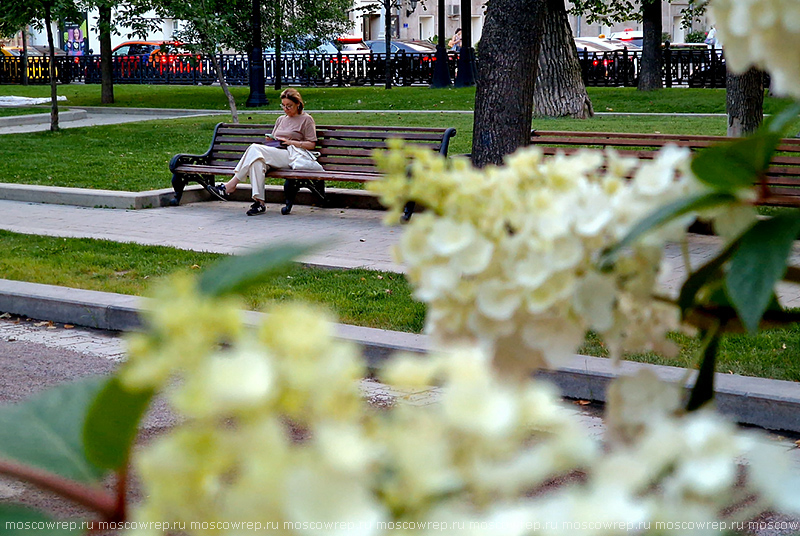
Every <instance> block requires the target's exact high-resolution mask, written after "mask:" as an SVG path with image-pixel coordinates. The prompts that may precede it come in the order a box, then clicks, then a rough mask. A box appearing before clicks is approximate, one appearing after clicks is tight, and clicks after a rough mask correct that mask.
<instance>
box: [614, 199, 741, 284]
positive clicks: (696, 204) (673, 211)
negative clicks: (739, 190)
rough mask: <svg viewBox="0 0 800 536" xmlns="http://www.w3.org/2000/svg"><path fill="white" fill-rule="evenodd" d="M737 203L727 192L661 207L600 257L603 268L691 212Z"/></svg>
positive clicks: (674, 202) (683, 200)
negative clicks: (643, 238)
mask: <svg viewBox="0 0 800 536" xmlns="http://www.w3.org/2000/svg"><path fill="white" fill-rule="evenodd" d="M734 201H736V197H735V196H734V195H732V194H729V193H726V192H711V193H706V194H700V195H696V196H693V197H685V198H681V199H678V200H676V201H673V202H672V203H669V204H667V205H664V206H663V207H660V208H659V209H658V210H656V211H655V212H653V213H651V214H650V215H648V216H647V217H645V218H644V219H643V220H641V221H639V223H637V224H636V225H635V226H634V228H633V229H631V230H630V232H628V234H627V235H626V236H625V237H624V238H623V239H622V240H620V241H619V242H617V243H616V244H614V245H613V246H611V247H610V248H609V249H607V250H606V251H605V252H603V255H602V256H601V257H600V262H599V264H600V266H601V268H605V267H608V266H609V265H610V264H611V263H613V262H614V258H615V257H616V255H617V253H619V251H620V250H622V249H623V248H625V247H627V246H629V245H630V244H632V243H633V242H634V241H635V240H636V239H638V238H639V237H640V236H642V235H643V234H645V233H646V232H648V231H651V230H652V229H655V228H656V227H659V226H661V225H663V224H665V223H667V222H669V221H671V220H674V219H675V218H678V217H680V216H683V215H684V214H687V213H689V212H694V211H696V210H704V209H707V208H712V207H716V206H720V205H727V204H728V203H732V202H734Z"/></svg>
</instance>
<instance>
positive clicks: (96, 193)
mask: <svg viewBox="0 0 800 536" xmlns="http://www.w3.org/2000/svg"><path fill="white" fill-rule="evenodd" d="M250 192H251V190H250V185H249V184H240V185H239V186H238V188H237V190H236V192H234V193H233V194H231V201H246V202H251V201H252V199H251V198H250ZM326 194H327V197H328V204H327V206H328V207H329V208H360V209H371V210H383V207H382V206H381V204H380V203H379V202H378V197H377V196H376V195H375V194H373V193H372V192H368V191H365V190H349V189H346V188H328V189H327V190H326ZM174 195H175V194H174V192H173V190H172V188H162V189H160V190H149V191H145V192H121V191H117V190H91V189H88V188H65V187H59V186H37V185H29V184H2V183H0V200H5V201H21V202H23V203H47V204H54V205H73V206H77V207H103V208H118V209H128V210H138V209H146V208H154V207H166V206H169V205H170V202H171V201H172V198H173V196H174ZM265 197H266V201H267V203H280V204H283V202H284V195H283V186H274V185H267V187H266V196H265ZM210 199H211V196H210V195H209V194H208V192H206V191H205V189H204V188H203V187H202V186H200V185H197V184H193V185H191V186H187V187H186V189H185V190H184V192H183V198H182V199H181V204H186V203H196V202H198V201H208V200H210ZM295 203H296V204H298V205H316V204H317V203H318V200H317V199H316V198H315V197H314V196H313V195H312V194H311V192H309V191H307V190H301V191H300V192H299V193H298V194H297V198H296V200H295Z"/></svg>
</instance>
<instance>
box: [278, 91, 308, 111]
mask: <svg viewBox="0 0 800 536" xmlns="http://www.w3.org/2000/svg"><path fill="white" fill-rule="evenodd" d="M283 99H289V100H290V101H292V102H293V103H295V104H296V105H297V113H303V108H304V107H305V103H304V102H303V97H301V96H300V92H299V91H297V90H296V89H294V88H293V87H290V88H288V89H284V90H283V92H282V93H281V100H283Z"/></svg>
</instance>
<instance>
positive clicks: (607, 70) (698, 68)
mask: <svg viewBox="0 0 800 536" xmlns="http://www.w3.org/2000/svg"><path fill="white" fill-rule="evenodd" d="M578 56H579V60H580V64H581V72H582V75H583V80H584V83H585V84H586V85H587V86H636V85H637V84H638V80H639V70H640V67H641V52H628V51H627V50H622V51H615V52H606V53H595V52H588V51H586V50H583V51H579V53H578ZM217 60H218V61H219V64H220V67H221V69H222V72H223V74H224V76H225V80H226V81H227V82H228V84H231V85H247V84H248V83H249V58H248V57H247V56H245V55H241V54H220V55H219V56H218V57H217ZM277 61H278V60H277V58H276V56H275V55H274V54H265V55H264V73H265V77H266V83H267V84H274V82H275V75H276V72H277ZM435 61H436V57H435V56H434V55H430V54H418V53H414V54H408V53H405V52H400V53H397V54H393V55H392V58H391V62H390V66H389V68H390V70H391V73H392V82H393V84H395V85H404V86H410V85H412V84H429V83H430V82H431V79H432V77H433V68H434V65H435ZM280 63H281V65H282V74H281V76H282V81H283V83H285V84H291V85H301V86H349V85H383V84H384V83H385V81H386V54H342V53H339V54H310V53H307V54H285V55H282V56H281V58H280ZM457 63H458V56H457V55H456V54H452V53H451V54H450V55H449V56H448V67H449V69H450V75H451V77H455V74H456V67H457ZM49 64H50V60H49V58H47V57H41V56H33V57H29V58H28V68H27V69H28V81H29V82H30V83H32V84H49V83H50V75H49ZM661 70H662V76H663V79H664V85H665V86H666V87H672V86H689V87H725V59H724V58H723V57H722V51H721V50H711V49H700V50H684V49H670V48H669V47H666V48H665V49H664V50H663V55H662V62H661ZM21 74H22V58H19V57H10V56H0V84H19V83H21V81H22V76H21ZM113 76H114V83H115V84H212V83H214V82H215V81H217V77H216V74H215V72H214V67H213V64H212V61H211V59H210V58H209V57H207V56H203V55H200V54H185V55H174V56H167V55H161V56H159V59H151V57H147V56H125V57H116V58H114V63H113ZM56 77H57V80H58V81H59V82H60V83H71V82H83V83H87V84H98V83H100V56H97V55H95V56H57V57H56Z"/></svg>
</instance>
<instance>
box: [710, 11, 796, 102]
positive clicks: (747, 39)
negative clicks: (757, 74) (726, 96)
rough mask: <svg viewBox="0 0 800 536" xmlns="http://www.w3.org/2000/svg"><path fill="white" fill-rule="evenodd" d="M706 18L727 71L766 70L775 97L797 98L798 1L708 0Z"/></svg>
mask: <svg viewBox="0 0 800 536" xmlns="http://www.w3.org/2000/svg"><path fill="white" fill-rule="evenodd" d="M709 15H710V17H711V19H712V20H713V21H714V22H715V24H716V29H717V32H718V35H719V37H720V38H721V40H722V42H723V43H724V44H725V59H726V61H727V65H728V68H729V69H730V70H731V71H734V72H744V71H746V70H747V69H748V68H750V67H752V66H756V67H760V68H762V69H766V70H767V71H769V73H770V75H771V76H772V86H771V87H772V90H773V91H774V92H775V93H776V94H778V95H786V96H793V97H795V98H800V2H799V1H798V0H712V1H711V2H710V3H709Z"/></svg>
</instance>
